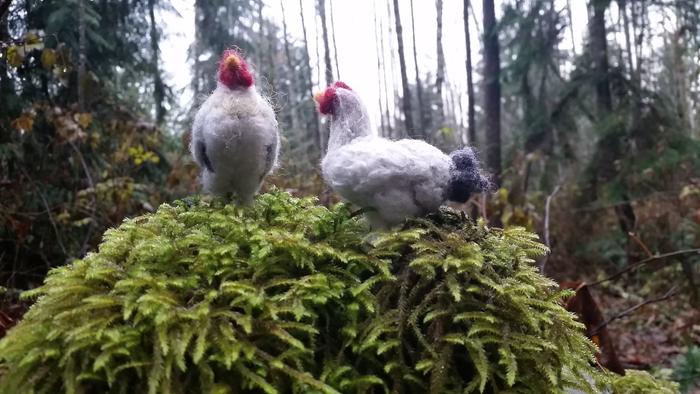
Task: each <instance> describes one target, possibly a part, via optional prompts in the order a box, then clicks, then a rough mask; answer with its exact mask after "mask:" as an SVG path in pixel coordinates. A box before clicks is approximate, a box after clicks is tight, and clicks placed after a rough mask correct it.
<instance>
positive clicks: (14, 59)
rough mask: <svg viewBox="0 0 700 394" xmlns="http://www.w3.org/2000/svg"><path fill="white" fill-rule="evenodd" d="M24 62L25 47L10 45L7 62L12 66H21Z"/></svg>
mask: <svg viewBox="0 0 700 394" xmlns="http://www.w3.org/2000/svg"><path fill="white" fill-rule="evenodd" d="M23 62H24V48H22V47H20V46H17V45H10V46H9V47H8V48H7V63H9V64H10V66H12V67H19V66H21V65H22V63H23Z"/></svg>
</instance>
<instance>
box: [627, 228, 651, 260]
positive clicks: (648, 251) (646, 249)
mask: <svg viewBox="0 0 700 394" xmlns="http://www.w3.org/2000/svg"><path fill="white" fill-rule="evenodd" d="M627 235H629V237H630V239H631V240H633V241H634V242H636V243H637V245H639V247H640V248H642V249H644V253H646V254H647V257H654V253H651V250H649V248H648V247H647V245H646V244H645V243H644V242H643V241H642V240H641V238H639V236H638V235H637V234H635V233H633V232H631V231H630V232H629V233H627Z"/></svg>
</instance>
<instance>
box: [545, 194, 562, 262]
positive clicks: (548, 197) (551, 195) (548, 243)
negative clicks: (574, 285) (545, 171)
mask: <svg viewBox="0 0 700 394" xmlns="http://www.w3.org/2000/svg"><path fill="white" fill-rule="evenodd" d="M559 189H561V185H556V186H555V187H554V190H552V193H551V194H550V195H548V196H547V200H546V202H545V203H544V243H545V245H547V247H548V248H549V249H550V253H551V249H552V248H551V246H552V245H551V243H550V242H549V206H550V205H551V203H552V200H553V199H554V196H556V194H557V193H559ZM547 261H549V254H547V255H546V256H544V258H543V259H542V263H540V273H542V274H544V269H545V267H546V266H547Z"/></svg>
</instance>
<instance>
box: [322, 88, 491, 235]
mask: <svg viewBox="0 0 700 394" xmlns="http://www.w3.org/2000/svg"><path fill="white" fill-rule="evenodd" d="M315 99H316V101H317V102H318V110H319V112H321V113H322V114H324V115H329V116H330V122H331V124H330V137H329V141H328V152H327V153H326V156H325V157H324V158H323V161H322V162H321V167H322V172H323V178H324V180H325V181H326V182H327V183H328V184H329V185H330V186H331V187H332V188H333V190H335V191H336V192H337V193H338V194H340V195H341V196H342V197H343V198H345V199H346V200H348V201H350V202H352V203H353V204H355V205H358V206H360V207H362V208H373V212H370V214H369V219H370V221H371V223H372V224H373V225H375V226H377V227H380V228H383V227H387V226H392V225H395V224H398V223H401V222H403V221H404V220H405V219H406V218H408V217H415V216H421V215H425V214H427V213H430V212H433V211H436V210H437V209H438V208H439V207H440V205H441V204H442V203H443V202H445V201H446V200H451V201H455V202H466V201H467V200H468V199H469V196H470V195H471V194H472V193H474V192H480V191H485V190H486V189H487V188H488V187H489V182H488V180H487V178H486V177H484V176H483V175H482V174H481V172H480V170H479V163H478V160H477V159H476V156H475V154H474V152H473V151H472V149H471V148H464V149H461V150H458V151H455V152H453V153H452V154H450V155H449V156H448V155H446V154H444V153H442V152H441V151H440V150H439V149H437V148H436V147H434V146H432V145H430V144H428V143H426V142H424V141H421V140H411V139H404V140H400V141H391V140H388V139H385V138H381V137H378V136H377V135H376V134H375V133H374V130H373V129H372V128H371V126H370V120H369V116H368V114H367V109H366V108H365V106H364V104H363V103H362V101H361V100H360V98H359V96H358V95H357V93H355V92H354V91H353V90H352V89H350V87H348V85H346V84H345V83H343V82H336V83H335V84H333V85H332V86H329V87H328V88H326V90H325V91H324V92H323V93H319V94H317V95H316V97H315Z"/></svg>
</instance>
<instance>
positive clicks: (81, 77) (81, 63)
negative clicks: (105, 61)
mask: <svg viewBox="0 0 700 394" xmlns="http://www.w3.org/2000/svg"><path fill="white" fill-rule="evenodd" d="M85 1H87V0H78V110H79V111H80V112H84V111H85V82H86V81H85V77H86V76H85V64H86V63H87V59H86V51H87V42H86V41H87V38H86V37H85Z"/></svg>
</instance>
